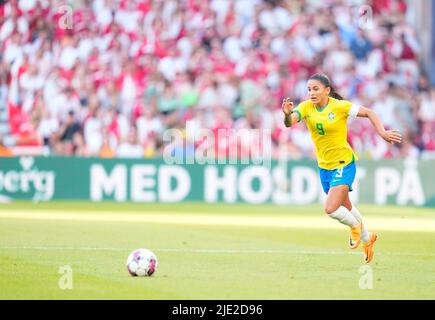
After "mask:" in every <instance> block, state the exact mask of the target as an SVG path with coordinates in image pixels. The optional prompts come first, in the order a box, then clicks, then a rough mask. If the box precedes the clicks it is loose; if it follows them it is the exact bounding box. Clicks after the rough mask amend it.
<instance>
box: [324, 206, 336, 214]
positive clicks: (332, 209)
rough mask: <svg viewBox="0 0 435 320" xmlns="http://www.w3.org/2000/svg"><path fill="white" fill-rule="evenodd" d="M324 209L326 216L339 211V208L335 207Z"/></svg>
mask: <svg viewBox="0 0 435 320" xmlns="http://www.w3.org/2000/svg"><path fill="white" fill-rule="evenodd" d="M324 209H325V213H326V214H331V213H334V212H335V211H337V209H338V207H337V206H333V205H325V207H324Z"/></svg>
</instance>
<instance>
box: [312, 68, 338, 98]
mask: <svg viewBox="0 0 435 320" xmlns="http://www.w3.org/2000/svg"><path fill="white" fill-rule="evenodd" d="M309 80H317V81H320V82H321V83H322V84H323V85H324V86H325V87H330V88H331V92H330V93H329V96H330V97H333V98H335V99H337V100H344V98H343V97H342V96H341V95H340V94H339V93H338V92H337V91H335V89H334V87H333V86H332V85H331V81H330V80H329V78H328V76H327V75H326V74H322V73H316V74H313V75H312V76H311V77H310V78H309Z"/></svg>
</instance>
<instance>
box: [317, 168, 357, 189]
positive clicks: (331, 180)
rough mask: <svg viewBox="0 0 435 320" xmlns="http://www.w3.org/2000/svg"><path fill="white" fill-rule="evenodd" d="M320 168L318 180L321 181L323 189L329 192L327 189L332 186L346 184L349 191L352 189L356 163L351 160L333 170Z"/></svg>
mask: <svg viewBox="0 0 435 320" xmlns="http://www.w3.org/2000/svg"><path fill="white" fill-rule="evenodd" d="M319 169H320V181H321V182H322V187H323V191H325V193H328V192H329V189H330V188H331V187H334V186H339V185H342V184H344V185H348V186H349V191H352V184H353V181H354V180H355V174H356V165H355V161H352V162H351V163H349V164H348V165H347V166H345V167H341V168H338V169H334V170H326V169H322V168H319Z"/></svg>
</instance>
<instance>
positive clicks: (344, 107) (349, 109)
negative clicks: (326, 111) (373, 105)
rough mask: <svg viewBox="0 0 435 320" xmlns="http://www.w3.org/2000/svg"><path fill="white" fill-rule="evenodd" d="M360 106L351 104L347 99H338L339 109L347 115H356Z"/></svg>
mask: <svg viewBox="0 0 435 320" xmlns="http://www.w3.org/2000/svg"><path fill="white" fill-rule="evenodd" d="M359 108H360V106H359V105H357V104H353V103H352V102H350V101H347V100H341V101H340V111H342V112H343V113H344V114H345V115H346V116H347V117H348V116H351V117H356V116H357V115H358V112H359Z"/></svg>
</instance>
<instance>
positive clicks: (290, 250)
mask: <svg viewBox="0 0 435 320" xmlns="http://www.w3.org/2000/svg"><path fill="white" fill-rule="evenodd" d="M359 208H360V211H361V212H362V213H363V215H365V219H366V223H367V224H368V226H369V228H372V229H376V230H377V231H378V233H379V238H378V241H377V244H376V247H375V249H376V253H375V257H374V260H373V262H372V263H371V264H370V266H371V267H372V269H371V271H372V276H373V277H372V279H373V288H372V289H366V290H363V289H361V288H360V287H359V283H360V278H361V277H363V276H367V275H368V274H367V273H364V274H363V273H360V272H359V271H361V270H360V267H361V266H364V265H365V263H364V262H363V257H362V251H361V250H362V249H361V248H359V249H358V250H357V251H351V250H349V249H348V248H347V238H348V229H347V228H346V227H345V226H343V225H340V224H339V223H338V222H336V221H333V220H332V219H329V218H327V217H326V216H325V215H324V214H322V209H321V207H320V206H318V205H313V206H304V207H293V206H292V207H276V206H267V205H262V206H249V205H214V204H213V205H204V204H177V205H166V204H165V205H156V204H153V205H148V204H147V205H138V204H116V203H110V204H108V203H106V204H89V203H88V204H86V203H49V204H31V203H13V204H3V205H0V299H434V298H435V210H434V209H416V208H407V207H402V208H398V207H388V206H386V207H376V206H364V205H361V206H359ZM141 247H145V248H149V249H151V250H152V251H154V252H155V253H156V255H157V257H158V259H159V268H158V270H157V272H156V274H155V275H154V276H153V277H151V278H133V277H130V276H129V275H128V273H127V270H126V268H125V261H126V259H127V256H128V254H129V253H130V252H131V251H132V250H133V249H136V248H141ZM65 265H68V266H71V268H72V271H73V289H71V290H61V289H60V288H59V285H58V282H59V279H60V278H61V277H62V274H60V273H59V268H60V267H62V266H65ZM364 270H365V271H364V272H366V271H367V270H366V269H364Z"/></svg>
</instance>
